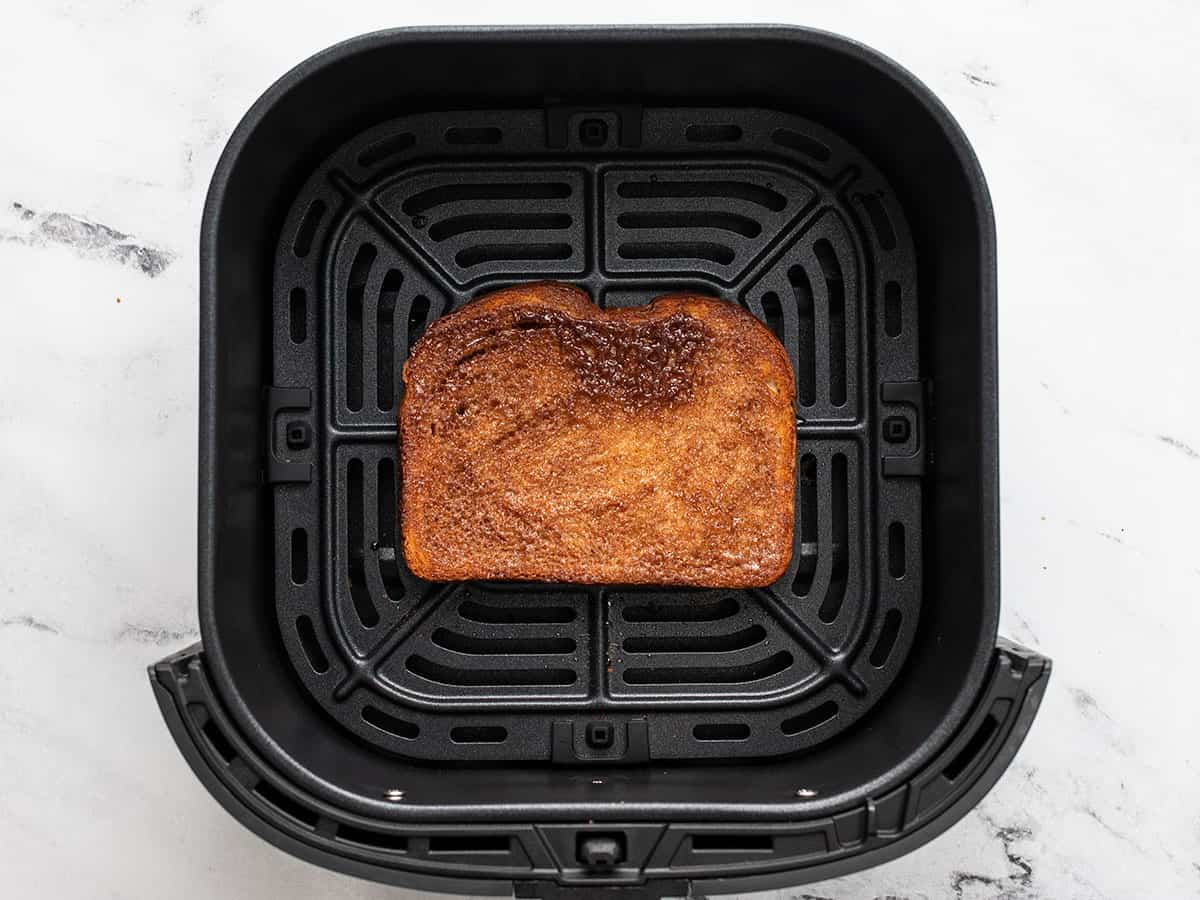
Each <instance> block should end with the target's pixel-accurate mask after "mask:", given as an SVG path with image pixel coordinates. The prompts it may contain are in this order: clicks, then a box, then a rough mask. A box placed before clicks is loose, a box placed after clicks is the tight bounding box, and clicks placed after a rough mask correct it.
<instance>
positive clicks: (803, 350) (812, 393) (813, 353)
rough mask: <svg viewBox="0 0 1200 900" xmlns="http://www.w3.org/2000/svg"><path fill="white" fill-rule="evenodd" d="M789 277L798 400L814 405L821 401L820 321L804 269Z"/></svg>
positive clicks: (791, 272)
mask: <svg viewBox="0 0 1200 900" xmlns="http://www.w3.org/2000/svg"><path fill="white" fill-rule="evenodd" d="M787 275H788V284H790V285H791V286H792V294H793V295H794V296H795V298H796V361H797V366H796V400H797V402H798V403H799V404H800V405H801V406H812V405H813V404H814V403H815V402H816V400H817V322H816V315H815V306H814V304H813V290H812V284H811V283H810V282H809V280H808V273H807V272H805V271H804V268H803V267H802V266H792V267H791V268H790V269H788V273H787Z"/></svg>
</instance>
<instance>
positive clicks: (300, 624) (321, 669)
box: [296, 616, 329, 675]
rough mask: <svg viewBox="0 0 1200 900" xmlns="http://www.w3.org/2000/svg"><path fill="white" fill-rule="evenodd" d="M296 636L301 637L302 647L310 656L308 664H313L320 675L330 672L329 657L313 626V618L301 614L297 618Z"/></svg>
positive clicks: (308, 656)
mask: <svg viewBox="0 0 1200 900" xmlns="http://www.w3.org/2000/svg"><path fill="white" fill-rule="evenodd" d="M296 636H297V637H298V638H300V649H301V650H303V651H304V655H305V656H306V657H307V658H308V664H309V665H310V666H312V669H313V671H314V672H316V673H317V674H319V675H323V674H324V673H326V672H328V671H329V657H327V656H326V655H325V651H324V650H322V649H321V644H320V642H319V641H318V640H317V631H316V629H315V628H313V623H312V619H310V618H309V617H308V616H299V617H298V618H297V619H296Z"/></svg>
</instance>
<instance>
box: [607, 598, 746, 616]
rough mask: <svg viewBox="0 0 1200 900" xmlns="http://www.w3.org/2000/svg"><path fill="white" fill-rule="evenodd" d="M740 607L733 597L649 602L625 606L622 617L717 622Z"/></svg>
mask: <svg viewBox="0 0 1200 900" xmlns="http://www.w3.org/2000/svg"><path fill="white" fill-rule="evenodd" d="M739 608H740V607H739V606H738V602H737V600H735V599H734V598H733V597H723V598H722V599H720V600H714V601H709V602H703V601H698V602H694V603H647V604H641V605H638V606H627V607H625V609H624V611H623V612H622V618H624V619H625V621H626V622H716V621H717V620H718V619H728V618H729V617H730V616H734V615H737V611H738V609H739Z"/></svg>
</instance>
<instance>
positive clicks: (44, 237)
mask: <svg viewBox="0 0 1200 900" xmlns="http://www.w3.org/2000/svg"><path fill="white" fill-rule="evenodd" d="M8 219H9V223H8V225H7V227H2V228H0V239H3V240H6V241H12V242H15V243H18V244H25V245H26V246H31V247H39V246H46V245H49V244H57V245H60V246H63V247H69V248H71V249H72V250H74V251H75V252H76V253H78V254H79V255H80V256H83V257H88V258H92V259H105V260H108V261H111V262H117V263H120V264H122V265H125V266H129V267H131V268H133V269H136V270H137V271H139V272H141V273H142V274H143V275H146V276H147V277H149V278H156V277H158V276H159V275H161V274H162V273H163V272H164V271H165V270H166V269H167V267H168V266H170V265H171V263H172V262H173V261H174V260H175V254H174V253H173V252H172V251H170V250H165V249H163V248H161V247H156V246H154V245H153V244H150V243H147V242H145V241H139V240H137V239H136V238H134V237H133V236H131V235H128V234H126V233H125V232H123V231H118V230H117V229H115V228H113V227H111V226H109V225H104V224H102V223H100V222H92V221H89V220H88V219H85V218H82V217H80V216H75V215H71V214H70V213H65V212H38V211H37V210H34V209H30V208H29V207H28V206H25V205H23V204H21V203H17V202H15V201H14V202H13V203H12V204H11V206H10V208H9V216H8Z"/></svg>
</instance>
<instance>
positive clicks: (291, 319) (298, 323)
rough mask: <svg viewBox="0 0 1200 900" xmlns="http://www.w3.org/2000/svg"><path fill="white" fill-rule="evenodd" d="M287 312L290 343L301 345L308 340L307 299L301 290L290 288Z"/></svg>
mask: <svg viewBox="0 0 1200 900" xmlns="http://www.w3.org/2000/svg"><path fill="white" fill-rule="evenodd" d="M289 300H290V308H289V310H288V325H289V326H290V328H291V335H292V343H293V344H303V343H304V341H305V340H306V339H307V338H308V297H307V296H305V293H304V289H303V288H292V293H291V295H290V298H289Z"/></svg>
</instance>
